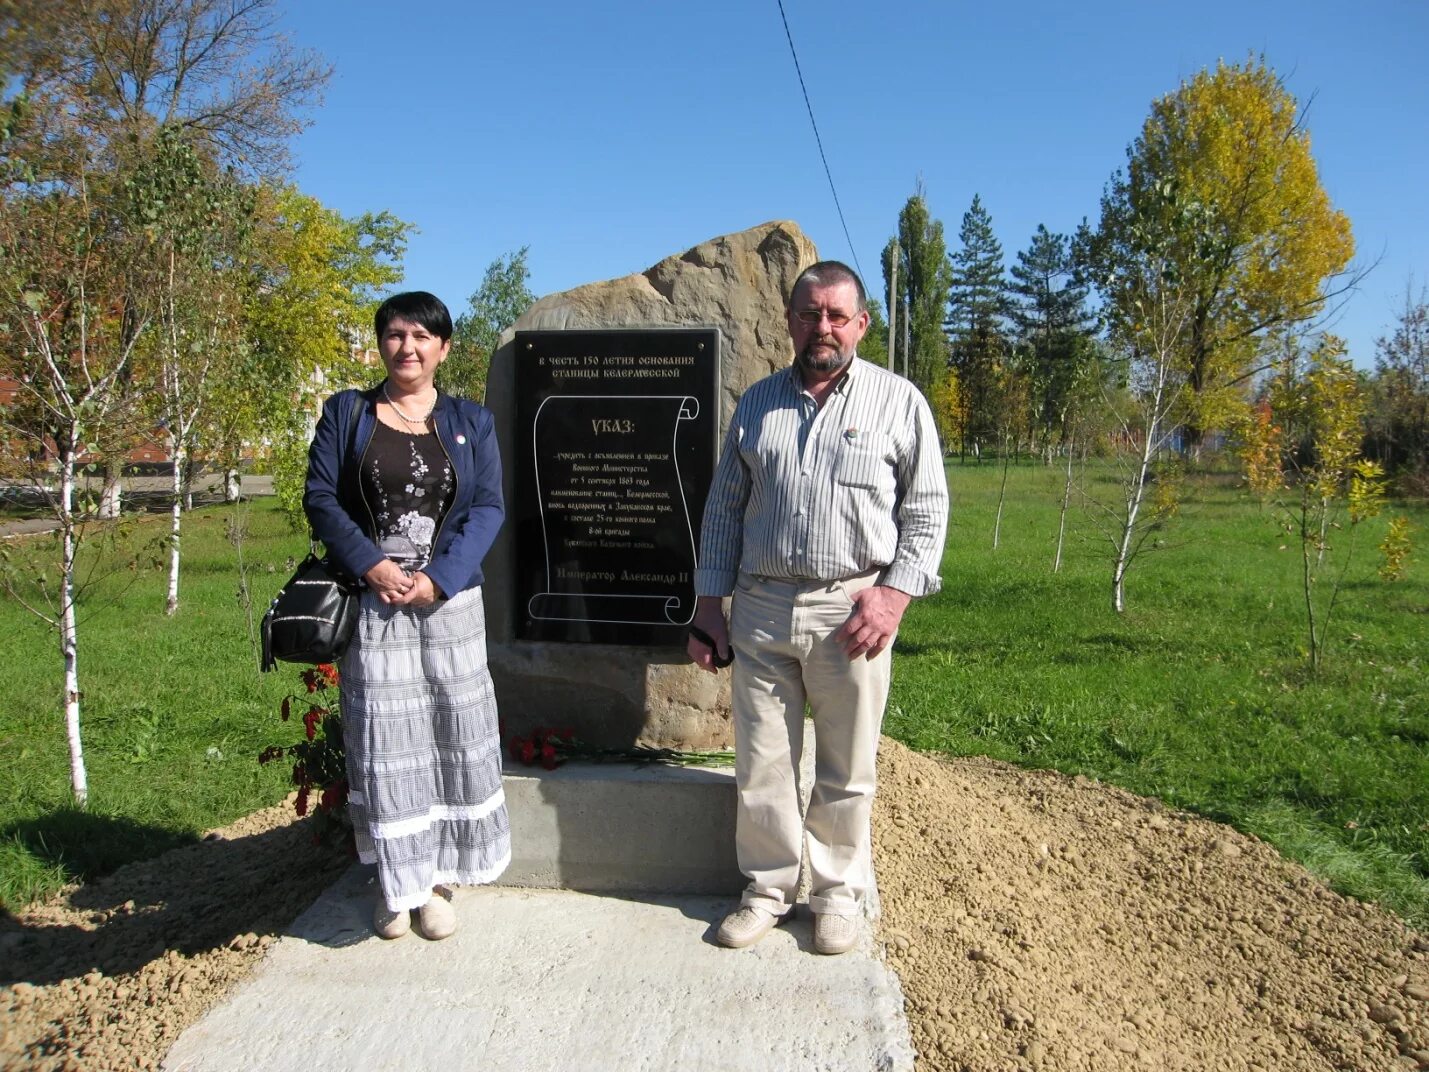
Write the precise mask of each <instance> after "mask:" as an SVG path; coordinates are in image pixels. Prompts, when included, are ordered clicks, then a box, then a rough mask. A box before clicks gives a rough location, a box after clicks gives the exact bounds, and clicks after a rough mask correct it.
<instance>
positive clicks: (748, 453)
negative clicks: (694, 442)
mask: <svg viewBox="0 0 1429 1072" xmlns="http://www.w3.org/2000/svg"><path fill="white" fill-rule="evenodd" d="M786 317H787V320H788V326H789V334H790V336H791V338H792V339H793V343H794V354H795V363H794V364H793V365H792V366H790V367H789V368H787V369H784V370H783V371H781V372H776V373H775V374H774V375H772V376H769V377H767V378H765V379H763V380H761V381H760V382H759V383H756V384H755V385H754V386H753V387H751V388H750V389H749V390H748V391H746V392H745V394H744V396H743V397H742V398H741V399H740V401H739V405H738V406H737V407H736V408H735V412H734V417H733V419H732V420H731V421H730V426H729V432H728V434H727V436H726V437H725V443H724V451H723V454H722V455H721V456H720V461H719V468H718V470H717V471H716V473H715V479H714V484H713V486H712V487H711V489H710V496H709V500H708V502H707V503H706V505H705V516H704V526H703V530H702V533H701V539H700V564H699V568H698V569H697V570H696V572H695V590H696V592H697V593H698V595H699V602H698V605H697V607H696V610H695V618H694V622H693V624H692V627H691V629H690V641H689V645H688V651H689V654H690V657H691V658H692V659H693V660H694V661H695V662H696V663H697V664H698V665H699V666H700V667H701V668H703V669H705V670H708V671H710V672H711V673H713V672H714V671H715V670H716V669H717V667H718V666H719V665H724V661H725V659H726V658H728V656H729V654H730V652H731V650H732V652H733V655H734V677H733V681H732V703H733V708H734V732H735V781H736V785H737V788H738V811H737V813H736V829H735V851H736V855H737V857H738V859H739V866H740V870H741V871H743V872H744V874H745V875H746V876H747V877H748V879H749V885H748V886H747V887H746V889H745V891H744V896H743V898H742V901H741V906H740V907H739V908H738V909H736V910H735V911H734V912H732V913H730V915H729V916H727V917H726V918H725V920H724V922H723V924H722V925H721V926H720V929H719V941H720V942H721V943H722V944H723V945H726V946H730V947H733V948H741V947H743V946H748V945H752V944H754V943H755V942H757V941H759V939H761V938H763V937H764V935H766V934H767V933H769V930H770V928H771V927H773V926H774V924H775V923H777V922H778V921H779V920H780V919H781V918H783V917H784V916H785V915H787V914H788V913H789V912H790V911H791V909H792V908H793V905H794V898H795V895H796V893H797V890H798V886H799V867H800V860H801V856H802V849H803V844H804V838H805V835H806V834H807V837H808V848H809V867H810V888H811V894H810V897H809V907H810V908H811V909H812V910H813V912H814V947H815V948H816V949H817V950H818V951H819V952H820V953H843V952H846V951H847V950H849V949H850V948H852V947H853V945H854V944H855V942H856V941H857V938H858V925H857V918H858V916H859V915H860V914H861V912H862V902H863V900H864V898H865V896H866V894H867V893H868V890H869V888H870V887H871V885H872V881H873V876H872V865H871V841H872V837H871V832H870V828H869V817H870V813H871V811H872V805H873V791H874V775H875V770H874V760H875V756H876V753H877V748H878V734H879V728H880V725H881V723H882V721H883V708H884V704H885V702H886V701H887V698H888V681H889V670H890V665H891V661H892V654H891V650H890V649H891V647H892V644H893V638H894V635H895V634H896V633H897V631H898V623H899V621H900V619H901V618H902V616H903V611H904V609H905V608H906V607H907V606H908V603H909V601H910V600H911V599H913V598H914V597H916V596H922V595H927V594H928V593H930V592H935V591H937V590H938V586H939V576H938V567H939V564H940V562H941V560H942V554H943V538H944V536H945V534H946V530H947V519H948V489H947V482H946V479H945V477H944V474H943V462H942V451H941V450H940V449H939V446H938V437H937V433H936V431H935V429H934V427H933V417H932V413H931V412H930V411H929V409H928V405H927V403H926V402H925V401H924V400H923V396H922V395H921V394H920V393H919V391H918V390H917V388H915V387H914V386H913V385H912V384H911V383H909V382H908V381H907V380H905V379H902V378H901V377H899V376H895V375H894V374H892V373H890V372H886V371H884V370H883V369H880V368H878V367H877V366H875V365H870V364H868V363H866V362H864V361H862V360H861V359H860V358H859V357H858V356H857V354H856V348H857V346H858V343H859V340H860V339H862V338H863V335H864V332H866V331H867V330H868V307H867V298H866V295H865V292H864V289H863V283H862V282H861V281H860V280H859V278H858V276H857V275H856V274H855V273H854V272H853V270H852V269H851V268H849V267H848V266H847V265H845V264H841V263H839V262H838V261H820V262H819V263H818V264H815V265H813V266H811V267H809V268H807V269H805V270H804V272H803V273H802V274H801V275H800V276H799V278H798V279H797V280H796V281H795V283H794V289H793V291H792V293H791V294H790V297H789V305H788V308H787V310H786ZM731 593H732V594H733V596H734V599H733V603H732V606H731V616H730V620H729V622H728V623H726V621H725V617H724V610H723V605H722V603H721V597H723V596H727V595H730V594H731ZM806 703H807V704H808V707H809V709H810V713H811V715H812V717H813V720H814V725H815V729H816V734H815V764H814V786H813V792H812V794H811V797H810V800H809V808H808V814H807V816H806V817H804V818H801V816H800V802H799V791H798V769H799V757H800V754H801V753H802V751H803V740H804V707H805V704H806Z"/></svg>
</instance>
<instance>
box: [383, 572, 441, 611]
mask: <svg viewBox="0 0 1429 1072" xmlns="http://www.w3.org/2000/svg"><path fill="white" fill-rule="evenodd" d="M408 580H410V581H411V582H412V584H411V587H409V588H408V589H407V591H406V592H405V593H404V594H402V595H400V596H397V597H396V598H395V599H392V600H390V602H391V603H392V604H393V605H395V606H399V607H429V606H431V605H432V604H433V603H435V602H436V601H437V600H438V599H439V598H441V593H440V592H438V591H437V586H436V584H435V583H433V581H432V579H431V578H430V577H428V576H427V575H426V574H425V573H422V572H421V571H420V570H419V571H418V572H416V573H413V574H411V575H409V577H408Z"/></svg>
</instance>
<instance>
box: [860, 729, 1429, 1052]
mask: <svg viewBox="0 0 1429 1072" xmlns="http://www.w3.org/2000/svg"><path fill="white" fill-rule="evenodd" d="M874 833H875V846H876V847H875V858H876V862H877V866H878V881H879V889H880V891H881V897H882V909H883V916H882V919H881V921H880V929H881V932H882V937H883V939H884V941H885V942H886V943H887V948H888V953H889V959H890V961H891V963H892V964H893V965H894V966H895V967H896V968H897V970H898V973H899V976H900V977H901V979H902V982H903V990H904V995H905V998H906V1001H907V1011H908V1020H909V1023H910V1025H911V1027H912V1032H913V1042H914V1045H915V1046H916V1047H917V1050H918V1054H919V1069H920V1070H921V1072H933V1070H939V1072H941V1070H948V1072H983V1070H989V1072H990V1070H992V1069H998V1070H1009V1069H1027V1070H1031V1072H1053V1070H1057V1072H1061V1070H1067V1072H1071V1070H1087V1072H1092V1070H1096V1072H1105V1070H1115V1069H1156V1070H1162V1069H1165V1070H1173V1069H1187V1070H1191V1069H1194V1070H1196V1072H1208V1070H1219V1069H1226V1070H1230V1069H1237V1070H1239V1069H1247V1070H1249V1069H1259V1070H1264V1072H1301V1070H1304V1072H1309V1070H1312V1069H1314V1070H1325V1069H1395V1070H1405V1069H1416V1068H1417V1069H1429V939H1426V938H1425V937H1424V936H1422V935H1416V934H1415V933H1413V932H1412V931H1409V930H1408V929H1406V928H1405V927H1404V926H1403V925H1402V924H1401V923H1400V922H1399V921H1398V920H1397V919H1395V918H1394V917H1392V916H1389V915H1387V914H1385V913H1384V912H1382V911H1380V910H1378V909H1375V908H1373V907H1370V906H1367V905H1363V904H1360V903H1358V902H1356V901H1351V900H1347V899H1345V898H1343V897H1340V896H1339V895H1337V894H1335V893H1333V892H1331V891H1329V890H1328V889H1326V888H1325V887H1324V886H1322V885H1321V884H1320V883H1319V882H1317V881H1316V880H1315V879H1313V878H1311V877H1310V876H1309V875H1307V874H1306V873H1305V872H1304V871H1303V870H1302V869H1300V868H1298V867H1296V866H1294V865H1292V864H1289V863H1287V862H1286V861H1284V860H1282V859H1281V858H1280V857H1279V856H1277V855H1276V853H1275V852H1274V850H1272V849H1271V848H1269V847H1268V846H1266V845H1265V844H1263V843H1261V842H1259V841H1256V840H1254V839H1252V838H1248V837H1244V836H1242V835H1240V834H1237V833H1235V832H1234V831H1232V830H1230V829H1228V828H1226V827H1224V826H1219V825H1216V824H1214V823H1210V822H1207V821H1205V820H1203V819H1196V818H1193V817H1191V816H1188V815H1183V814H1179V813H1175V812H1170V811H1167V810H1166V809H1165V808H1164V807H1163V806H1162V805H1161V804H1160V803H1159V802H1157V801H1154V800H1147V799H1143V798H1140V797H1135V796H1132V795H1131V794H1129V793H1125V792H1122V791H1121V790H1117V789H1111V788H1107V787H1105V786H1099V785H1094V784H1092V783H1089V782H1087V781H1086V780H1085V779H1082V778H1068V777H1066V776H1064V775H1060V774H1056V773H1053V772H1041V771H1024V770H1021V769H1019V768H1016V767H1011V766H1007V765H1004V764H999V763H995V762H992V761H988V760H981V759H959V760H950V761H940V760H935V759H932V758H929V757H927V756H922V755H919V754H917V753H914V752H910V751H909V750H908V749H906V748H904V747H903V746H901V745H899V744H897V743H896V742H893V741H887V740H885V741H884V743H883V746H882V751H881V755H880V757H879V797H878V801H877V804H876V807H875V818H874Z"/></svg>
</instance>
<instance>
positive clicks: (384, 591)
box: [363, 558, 437, 607]
mask: <svg viewBox="0 0 1429 1072" xmlns="http://www.w3.org/2000/svg"><path fill="white" fill-rule="evenodd" d="M363 579H364V580H366V581H367V587H369V588H371V589H372V590H373V591H374V592H376V593H377V598H378V599H379V600H381V601H382V602H383V603H386V604H387V605H388V606H393V607H425V606H429V605H430V604H432V603H435V602H436V601H437V586H436V585H435V584H433V583H432V579H431V578H430V577H428V576H427V575H426V574H425V573H423V572H421V571H420V570H418V571H417V572H416V573H408V572H407V571H406V570H404V569H403V568H402V567H401V566H399V565H397V563H395V562H393V561H392V560H391V559H390V558H384V559H383V560H382V561H381V562H379V563H377V565H375V566H373V567H372V568H371V569H370V570H368V571H367V572H366V573H364V574H363Z"/></svg>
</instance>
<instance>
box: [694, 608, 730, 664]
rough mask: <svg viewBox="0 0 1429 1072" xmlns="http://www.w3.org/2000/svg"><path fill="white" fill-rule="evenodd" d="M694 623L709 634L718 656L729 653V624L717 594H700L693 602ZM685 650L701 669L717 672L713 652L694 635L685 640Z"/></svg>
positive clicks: (722, 656)
mask: <svg viewBox="0 0 1429 1072" xmlns="http://www.w3.org/2000/svg"><path fill="white" fill-rule="evenodd" d="M694 624H695V625H697V626H699V627H700V628H701V629H703V630H704V631H705V632H706V633H708V634H709V637H710V639H711V640H713V641H714V642H715V647H716V648H718V649H719V651H718V654H719V656H720V658H722V659H723V658H724V657H726V656H727V655H729V654H730V647H729V624H728V623H727V622H726V621H725V618H724V603H723V602H722V601H721V600H720V598H719V596H700V598H699V600H698V601H697V602H696V604H695V618H694ZM685 651H686V652H687V653H688V654H689V656H690V658H691V659H693V660H694V663H695V665H696V666H698V667H699V668H700V669H701V670H707V671H708V672H709V673H711V674H715V673H718V672H719V667H717V666H715V664H714V658H713V656H714V654H715V653H714V652H711V651H710V649H709V648H708V647H707V646H705V645H704V644H701V643H700V642H699V641H698V640H696V639H695V638H694V637H690V638H689V639H688V640H687V641H685Z"/></svg>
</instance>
